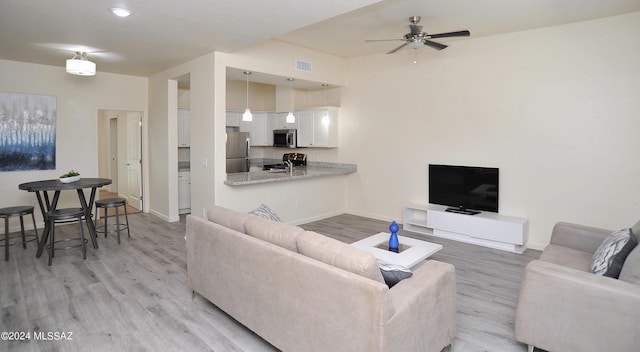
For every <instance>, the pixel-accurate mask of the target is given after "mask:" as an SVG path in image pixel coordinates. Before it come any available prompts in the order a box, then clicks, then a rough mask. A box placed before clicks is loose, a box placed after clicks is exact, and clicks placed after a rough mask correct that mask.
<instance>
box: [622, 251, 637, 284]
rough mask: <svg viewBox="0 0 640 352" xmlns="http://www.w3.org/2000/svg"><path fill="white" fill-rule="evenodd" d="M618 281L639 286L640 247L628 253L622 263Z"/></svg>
mask: <svg viewBox="0 0 640 352" xmlns="http://www.w3.org/2000/svg"><path fill="white" fill-rule="evenodd" d="M618 279H619V280H621V281H626V282H630V283H632V284H636V285H640V246H636V248H635V249H634V250H632V251H631V253H629V255H628V256H627V259H625V261H624V265H623V266H622V271H620V277H618Z"/></svg>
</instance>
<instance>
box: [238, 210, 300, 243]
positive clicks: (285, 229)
mask: <svg viewBox="0 0 640 352" xmlns="http://www.w3.org/2000/svg"><path fill="white" fill-rule="evenodd" d="M247 216H248V217H249V218H248V219H247V221H245V223H244V228H245V231H246V234H247V235H249V236H252V237H255V238H259V239H261V240H263V241H267V242H269V243H273V244H275V245H277V246H280V247H282V248H286V249H288V250H290V251H294V252H297V251H298V246H297V244H296V243H297V241H298V236H300V234H301V233H302V232H304V230H303V229H301V228H299V227H296V226H292V225H288V224H284V223H281V222H275V221H271V220H267V219H264V218H261V217H258V216H251V215H247Z"/></svg>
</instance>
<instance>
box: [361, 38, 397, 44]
mask: <svg viewBox="0 0 640 352" xmlns="http://www.w3.org/2000/svg"><path fill="white" fill-rule="evenodd" d="M398 40H402V41H404V40H405V39H366V40H365V43H367V42H397V41H398Z"/></svg>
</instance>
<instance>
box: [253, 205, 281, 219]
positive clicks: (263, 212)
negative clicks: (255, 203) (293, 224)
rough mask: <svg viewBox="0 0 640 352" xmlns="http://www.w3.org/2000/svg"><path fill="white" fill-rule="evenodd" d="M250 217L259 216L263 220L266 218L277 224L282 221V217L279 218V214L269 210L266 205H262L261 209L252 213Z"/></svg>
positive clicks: (256, 209) (258, 208)
mask: <svg viewBox="0 0 640 352" xmlns="http://www.w3.org/2000/svg"><path fill="white" fill-rule="evenodd" d="M249 215H255V216H259V217H261V218H265V219H268V220H273V221H277V222H281V221H282V220H280V217H279V216H278V214H276V212H275V211H273V209H271V208H269V206H268V205H266V204H260V206H259V207H257V208H255V209H253V210H252V211H250V212H249Z"/></svg>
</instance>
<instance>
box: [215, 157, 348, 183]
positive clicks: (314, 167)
mask: <svg viewBox="0 0 640 352" xmlns="http://www.w3.org/2000/svg"><path fill="white" fill-rule="evenodd" d="M292 169H293V170H289V169H275V170H259V171H249V172H236V173H228V174H227V179H226V180H225V181H224V183H225V184H226V185H229V186H247V185H254V184H261V183H269V182H286V181H293V180H299V179H307V178H314V177H324V176H336V175H346V174H351V173H355V172H357V165H355V164H341V163H327V162H309V163H308V164H307V165H304V166H294V167H293V168H292Z"/></svg>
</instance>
